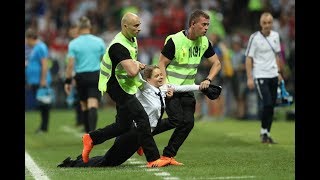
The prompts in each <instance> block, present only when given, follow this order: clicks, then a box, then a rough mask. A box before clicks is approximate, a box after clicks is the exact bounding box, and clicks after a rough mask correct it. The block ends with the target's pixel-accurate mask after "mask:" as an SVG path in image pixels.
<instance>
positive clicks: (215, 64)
mask: <svg viewBox="0 0 320 180" xmlns="http://www.w3.org/2000/svg"><path fill="white" fill-rule="evenodd" d="M207 60H208V61H209V62H210V64H212V65H211V68H210V71H209V74H208V76H207V78H206V79H205V80H203V81H202V82H201V83H200V90H202V89H206V88H208V87H209V84H210V83H211V81H212V80H213V79H214V78H215V76H216V75H217V74H218V73H219V71H220V70H221V62H220V60H219V58H218V56H217V54H214V55H213V56H211V57H209V58H207Z"/></svg>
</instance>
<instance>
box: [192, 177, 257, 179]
mask: <svg viewBox="0 0 320 180" xmlns="http://www.w3.org/2000/svg"><path fill="white" fill-rule="evenodd" d="M249 178H251V179H252V178H256V177H255V176H225V177H209V178H197V177H194V178H192V179H249Z"/></svg>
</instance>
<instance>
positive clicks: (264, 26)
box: [260, 12, 273, 36]
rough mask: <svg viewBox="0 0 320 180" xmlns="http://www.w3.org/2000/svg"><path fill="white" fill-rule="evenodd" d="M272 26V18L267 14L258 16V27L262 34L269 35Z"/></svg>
mask: <svg viewBox="0 0 320 180" xmlns="http://www.w3.org/2000/svg"><path fill="white" fill-rule="evenodd" d="M272 25H273V16H272V14H271V13H269V12H264V13H262V14H261V16H260V26H261V31H262V34H264V35H265V36H267V35H269V34H270V32H271V29H272Z"/></svg>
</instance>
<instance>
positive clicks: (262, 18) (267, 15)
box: [260, 12, 273, 23]
mask: <svg viewBox="0 0 320 180" xmlns="http://www.w3.org/2000/svg"><path fill="white" fill-rule="evenodd" d="M265 20H271V21H272V20H273V16H272V14H271V13H269V12H264V13H262V14H261V16H260V23H262V22H263V21H265Z"/></svg>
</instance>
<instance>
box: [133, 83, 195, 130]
mask: <svg viewBox="0 0 320 180" xmlns="http://www.w3.org/2000/svg"><path fill="white" fill-rule="evenodd" d="M142 82H143V85H142V86H141V87H140V89H139V90H138V92H137V93H136V97H137V98H138V100H139V101H140V103H141V104H142V106H143V107H144V109H145V111H146V112H147V114H148V116H149V122H150V126H151V129H152V130H153V129H154V128H155V127H156V126H157V123H158V120H159V118H160V116H161V102H160V99H159V96H158V95H156V93H159V92H161V96H162V100H163V103H164V108H165V100H164V99H165V97H166V92H167V90H168V88H169V87H171V88H173V89H174V92H187V91H197V90H198V89H199V85H181V86H177V85H170V84H164V85H163V86H161V87H160V88H156V87H154V86H153V85H151V84H149V83H148V82H146V81H145V80H142Z"/></svg>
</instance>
